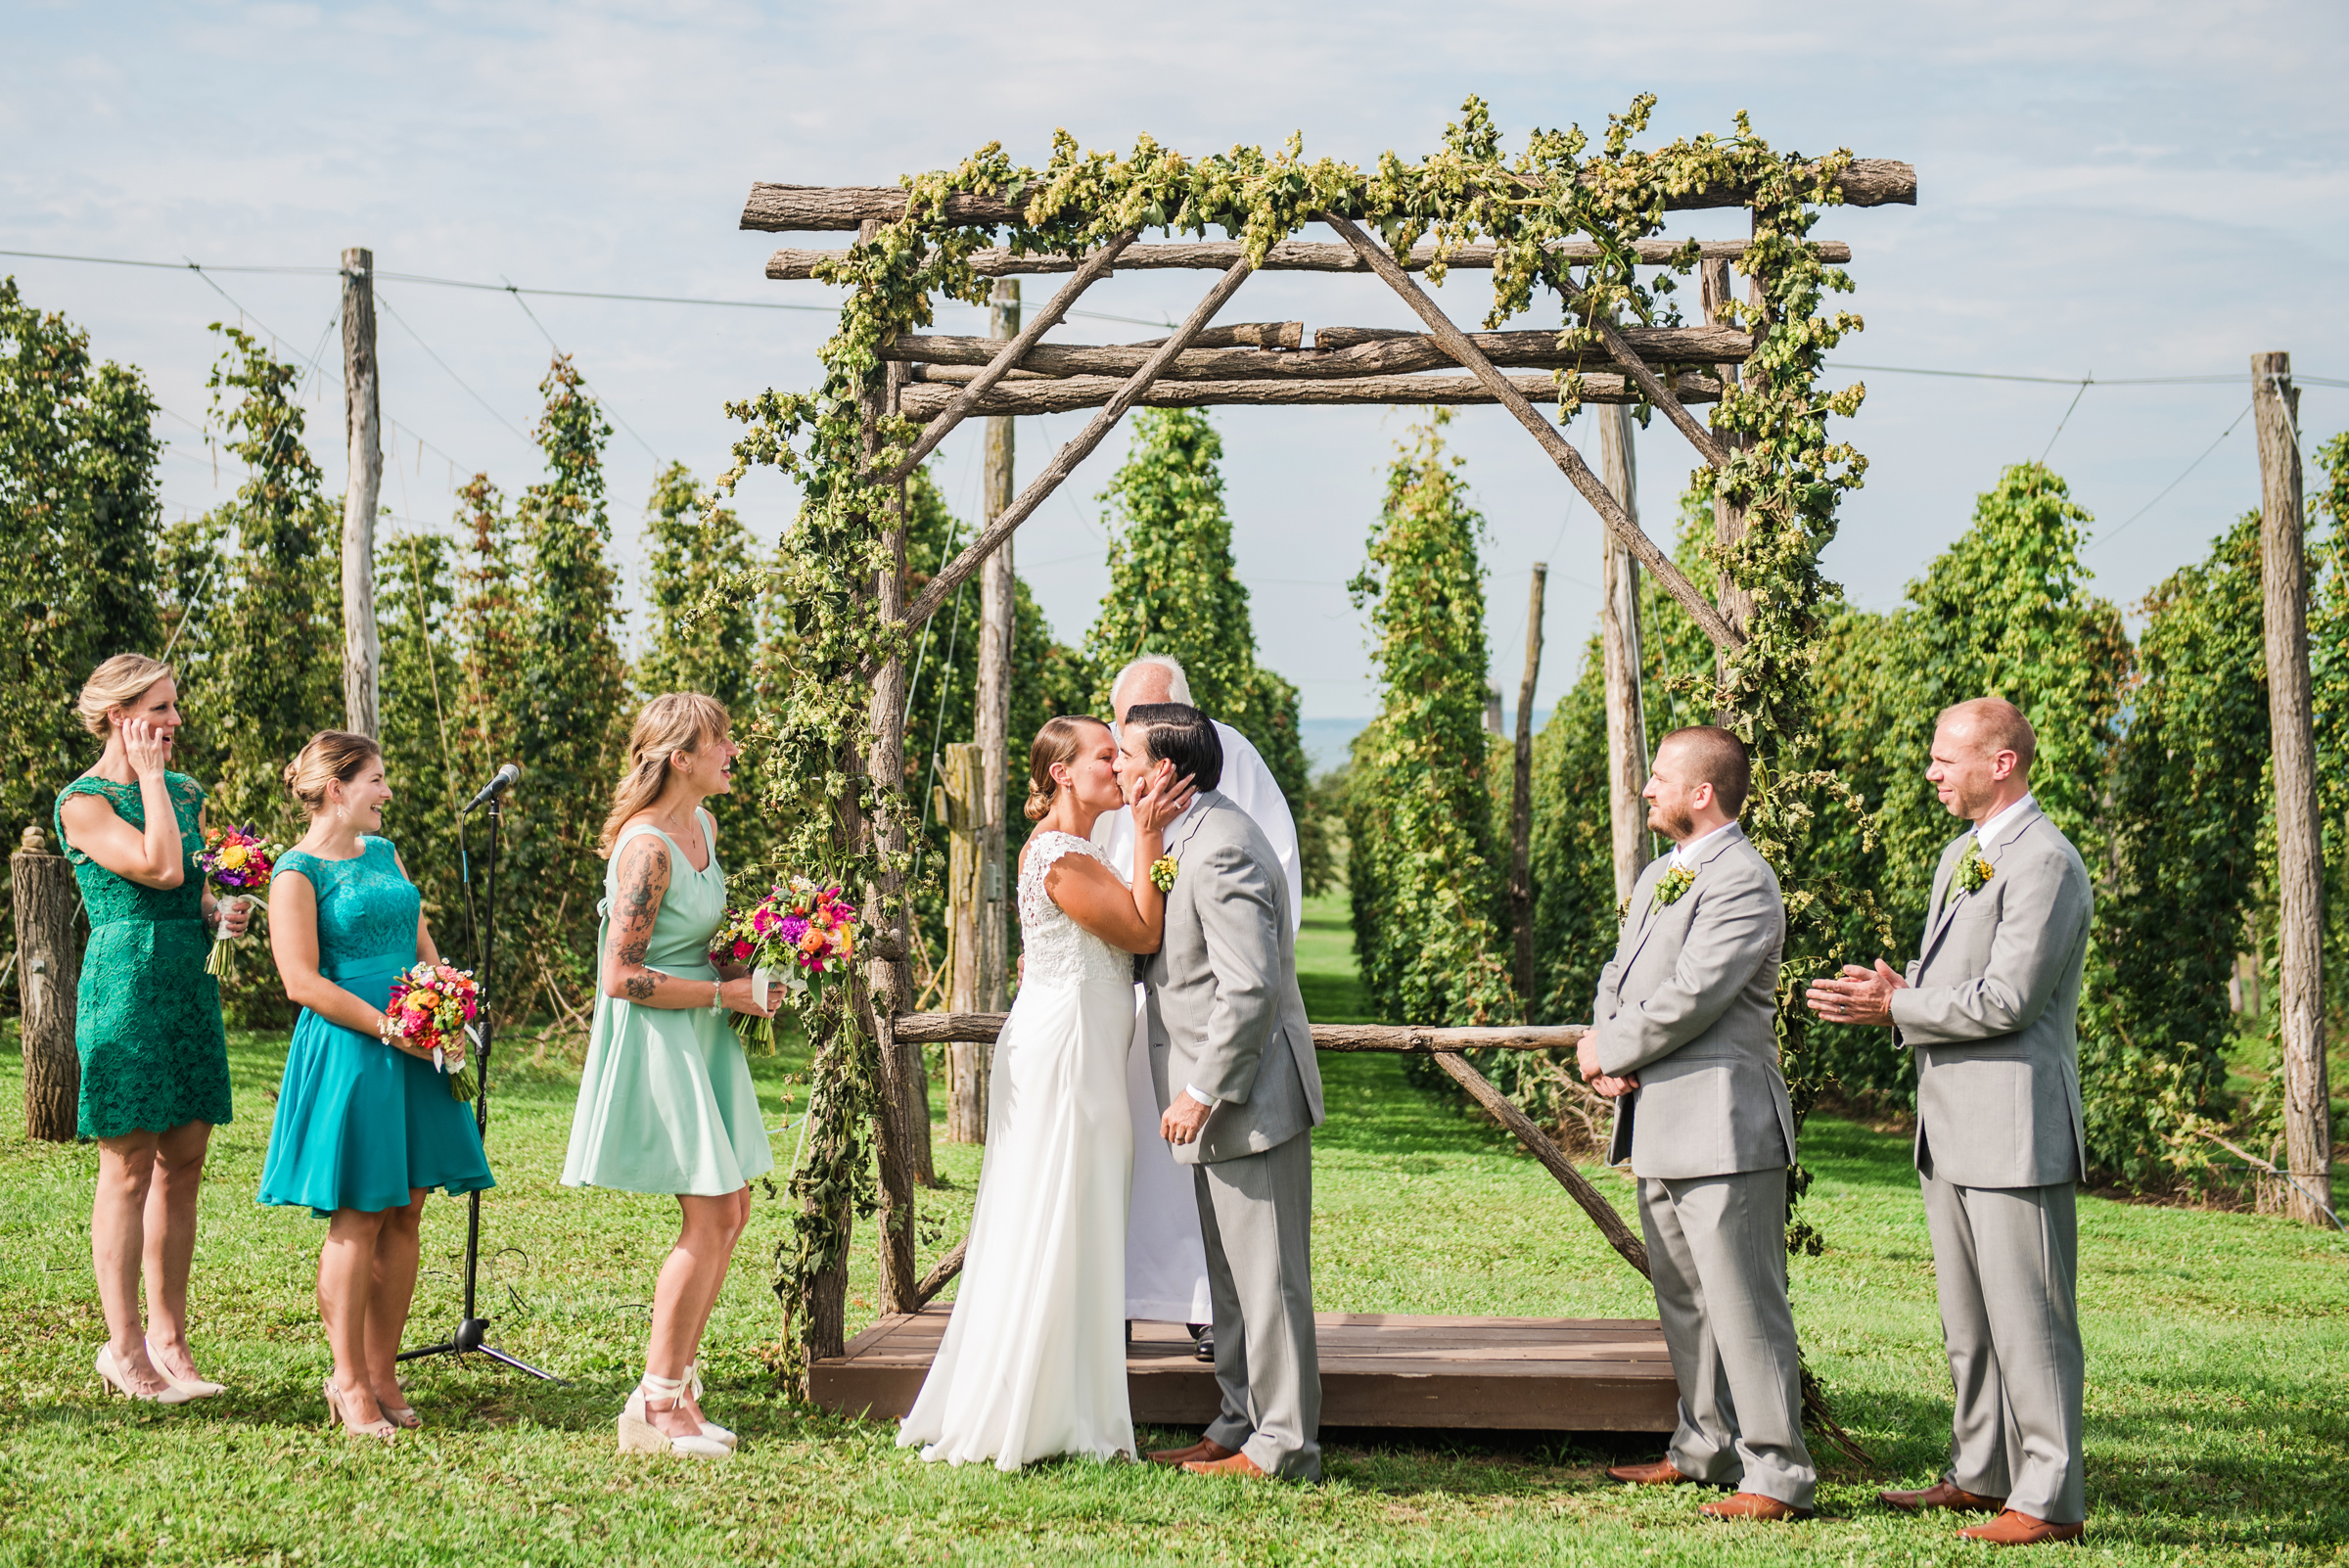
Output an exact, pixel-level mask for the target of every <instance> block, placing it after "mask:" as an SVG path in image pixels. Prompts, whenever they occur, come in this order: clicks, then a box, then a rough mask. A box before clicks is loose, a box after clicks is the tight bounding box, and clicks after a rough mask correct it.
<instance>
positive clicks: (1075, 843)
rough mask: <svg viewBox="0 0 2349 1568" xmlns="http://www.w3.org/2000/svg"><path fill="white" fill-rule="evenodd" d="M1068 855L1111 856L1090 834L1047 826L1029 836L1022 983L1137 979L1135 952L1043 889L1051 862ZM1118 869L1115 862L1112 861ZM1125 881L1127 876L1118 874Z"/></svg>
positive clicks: (1022, 881) (1024, 871)
mask: <svg viewBox="0 0 2349 1568" xmlns="http://www.w3.org/2000/svg"><path fill="white" fill-rule="evenodd" d="M1064 854H1084V855H1090V856H1091V857H1092V858H1094V859H1095V860H1099V861H1100V862H1101V863H1102V864H1103V865H1108V864H1109V861H1108V860H1107V859H1106V858H1105V857H1104V856H1103V855H1102V853H1101V852H1100V851H1099V850H1096V849H1094V848H1093V845H1092V842H1091V841H1090V840H1088V839H1081V838H1079V837H1077V835H1075V834H1074V833H1059V832H1055V831H1053V830H1051V829H1048V828H1047V829H1044V830H1042V831H1039V832H1037V833H1036V834H1034V835H1032V836H1031V837H1030V838H1029V840H1028V851H1027V856H1026V863H1025V864H1024V865H1022V866H1021V868H1020V946H1021V950H1022V952H1023V953H1025V954H1026V956H1027V960H1028V969H1027V977H1026V980H1025V982H1024V984H1027V985H1035V984H1036V983H1037V982H1039V981H1041V982H1045V983H1047V984H1056V985H1075V984H1079V983H1081V982H1083V981H1087V980H1113V981H1117V982H1120V983H1122V984H1126V985H1131V984H1132V982H1133V957H1132V955H1131V954H1129V953H1123V952H1120V951H1118V949H1117V948H1115V947H1112V946H1111V945H1109V944H1108V943H1106V942H1103V941H1102V940H1101V939H1100V938H1099V937H1096V936H1094V935H1093V934H1092V933H1091V932H1089V931H1087V930H1085V929H1084V928H1083V927H1082V926H1081V925H1079V924H1078V923H1077V922H1076V921H1074V920H1072V919H1070V918H1069V917H1068V915H1067V913H1066V912H1064V911H1063V910H1062V909H1061V907H1060V905H1059V904H1057V903H1054V902H1053V901H1052V896H1051V895H1050V894H1049V893H1047V892H1045V891H1044V877H1045V875H1046V873H1048V872H1049V871H1050V870H1051V869H1052V862H1054V861H1055V860H1058V859H1059V858H1060V857H1061V856H1062V855H1064ZM1110 869H1111V870H1112V871H1113V872H1114V871H1115V870H1116V869H1117V867H1115V866H1110ZM1118 880H1119V881H1120V882H1124V881H1125V880H1126V879H1125V878H1124V877H1122V876H1121V877H1119V878H1118Z"/></svg>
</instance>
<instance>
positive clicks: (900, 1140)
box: [858, 233, 930, 1313]
mask: <svg viewBox="0 0 2349 1568" xmlns="http://www.w3.org/2000/svg"><path fill="white" fill-rule="evenodd" d="M871 238H872V236H871V234H870V233H865V234H860V235H859V236H858V241H859V243H865V242H868V241H870V239H871ZM901 384H902V372H901V371H899V370H898V368H897V367H896V366H891V367H889V368H888V369H887V370H886V372H885V383H884V386H883V387H882V388H879V389H876V390H875V391H874V392H868V393H866V395H865V397H864V400H863V402H864V456H865V462H866V465H867V469H868V471H869V470H870V468H871V466H872V464H873V463H874V461H875V459H876V457H877V455H878V453H879V450H880V442H881V438H880V431H879V428H878V419H879V416H880V415H881V414H883V413H884V412H888V411H892V410H894V408H895V406H896V401H897V393H898V387H899V386H900V385H901ZM885 504H886V506H887V510H886V511H885V512H884V514H883V515H882V516H880V517H878V518H875V519H872V520H871V521H872V522H873V523H874V524H875V525H876V526H877V527H878V529H879V530H880V532H881V539H882V561H881V567H880V570H879V571H878V572H876V573H875V574H874V579H873V593H874V598H875V605H874V608H875V609H876V611H877V612H878V616H879V620H880V622H881V623H882V624H884V625H887V624H889V623H892V622H896V621H901V620H902V619H903V617H904V613H905V491H904V487H903V485H902V484H899V485H898V487H897V489H896V491H895V493H893V494H892V495H891V497H890V499H889V500H888V502H887V503H885ZM866 713H867V720H866V730H867V744H868V747H869V751H868V754H867V759H866V763H865V765H866V768H867V769H868V771H869V772H870V774H871V777H872V781H873V784H874V786H875V794H876V796H877V797H878V799H879V809H878V810H877V811H876V813H875V814H874V817H873V820H872V821H871V823H870V824H869V828H870V831H871V833H872V836H873V843H874V847H875V848H876V849H878V850H879V851H880V852H881V853H882V855H883V858H884V869H883V870H882V872H881V874H880V876H879V879H878V881H877V883H876V885H875V886H874V887H873V888H871V889H870V890H869V891H868V894H867V904H868V908H870V909H871V910H872V911H873V912H874V913H875V914H878V913H879V912H880V910H881V909H882V908H884V907H887V908H890V909H891V910H892V911H893V912H892V913H891V914H890V916H889V917H888V919H887V920H886V921H883V922H880V923H879V925H878V930H879V934H880V935H882V936H884V937H886V938H888V939H890V941H891V945H892V951H893V952H894V956H885V955H882V954H880V953H876V954H875V956H874V957H873V959H872V961H871V963H870V964H869V965H868V966H867V971H866V985H867V987H868V989H869V992H870V1009H871V1010H870V1013H869V1014H868V1016H869V1018H870V1019H871V1022H872V1027H873V1034H874V1043H875V1045H876V1047H877V1049H878V1052H879V1059H880V1078H881V1082H880V1084H878V1085H877V1087H878V1089H879V1093H878V1094H877V1095H876V1096H875V1100H876V1105H875V1111H876V1115H875V1117H874V1121H875V1124H876V1125H875V1127H874V1129H873V1131H874V1138H873V1142H874V1145H875V1148H874V1154H875V1160H874V1165H875V1167H876V1171H877V1174H878V1176H879V1177H880V1188H881V1194H880V1197H881V1203H880V1213H879V1214H878V1215H877V1216H876V1217H875V1218H876V1221H877V1228H878V1229H879V1231H880V1247H881V1299H882V1303H883V1308H882V1310H883V1311H885V1312H891V1313H901V1312H907V1311H910V1310H911V1307H910V1304H911V1302H912V1301H913V1291H914V1287H915V1286H916V1285H917V1284H919V1283H920V1280H921V1276H920V1274H919V1273H918V1272H916V1270H915V1268H914V1245H913V1182H914V1181H915V1180H916V1179H917V1178H919V1177H920V1176H927V1175H928V1167H929V1159H928V1155H929V1149H930V1108H929V1103H928V1102H929V1095H928V1092H927V1084H925V1083H924V1082H923V1078H924V1075H923V1074H922V1071H921V1051H920V1048H919V1047H918V1046H914V1045H912V1044H911V1043H910V1042H908V1043H904V1044H900V1043H899V1042H898V1038H897V1034H896V1026H895V1020H896V1018H897V1015H898V1013H899V1012H901V1011H903V1010H904V1008H905V1007H906V1006H907V1004H909V1003H910V1002H911V1001H912V1000H913V988H912V985H911V977H910V974H909V972H908V971H907V968H906V965H905V958H904V953H905V904H904V893H905V876H904V873H903V872H901V871H899V870H897V869H896V868H895V866H894V863H892V862H894V861H895V860H896V859H897V858H898V857H899V856H900V855H902V854H903V853H904V852H905V840H906V825H905V812H904V808H903V799H904V793H905V656H904V654H903V652H902V651H899V652H898V653H895V654H893V655H892V656H891V657H890V658H889V659H887V660H886V661H884V662H883V664H882V666H881V668H880V669H878V670H877V671H875V673H874V676H873V686H872V700H871V703H870V705H869V706H868V708H867V710H866ZM908 1053H910V1054H911V1055H912V1057H913V1061H912V1064H911V1067H910V1069H909V1068H908V1065H907V1062H906V1056H907V1055H908ZM917 1096H918V1097H917Z"/></svg>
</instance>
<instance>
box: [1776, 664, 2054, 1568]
mask: <svg viewBox="0 0 2349 1568" xmlns="http://www.w3.org/2000/svg"><path fill="white" fill-rule="evenodd" d="M2035 748H2036V742H2035V740H2034V738H2033V736H2032V733H2031V725H2030V724H2029V722H2027V721H2026V720H2025V719H2024V717H2023V715H2022V713H2021V711H2020V710H2018V709H2017V708H2015V707H2014V705H2013V704H2011V703H2006V702H2002V701H2000V700H1999V699H1998V698H1995V697H1978V698H1976V699H1974V700H1973V701H1972V702H1964V703H1959V704H1958V705H1957V707H1955V708H1951V709H1949V710H1947V711H1945V712H1944V713H1943V714H1942V715H1941V719H1940V723H1939V725H1938V726H1937V727H1936V728H1935V730H1934V733H1933V760H1932V765H1931V767H1929V768H1928V769H1926V773H1925V776H1926V777H1927V778H1929V779H1931V780H1932V781H1933V783H1934V785H1935V787H1936V788H1937V789H1938V790H1939V792H1940V795H1941V801H1942V804H1943V805H1944V806H1946V807H1949V808H1950V811H1951V813H1952V814H1953V815H1956V816H1961V817H1964V818H1966V819H1967V820H1969V821H1971V822H1972V823H1973V824H1974V825H1973V828H1972V830H1971V831H1970V832H1967V833H1964V834H1961V835H1959V836H1958V838H1957V840H1956V841H1955V842H1954V843H1952V844H1951V845H1950V847H1949V848H1948V849H1947V850H1945V851H1944V852H1943V853H1942V856H1941V866H1940V869H1939V870H1938V871H1936V872H1935V873H1934V877H1933V901H1932V904H1931V905H1930V907H1929V910H1928V912H1927V914H1926V917H1925V939H1924V946H1923V949H1922V950H1921V952H1920V953H1919V954H1918V957H1917V959H1916V961H1915V962H1914V963H1912V964H1911V965H1910V966H1909V970H1908V973H1907V974H1905V975H1902V974H1896V973H1894V972H1893V969H1892V967H1891V966H1890V965H1889V964H1887V963H1885V962H1884V961H1883V960H1882V959H1880V958H1879V959H1878V960H1876V966H1875V968H1874V969H1872V970H1868V969H1862V968H1859V967H1857V966H1856V965H1855V966H1851V967H1847V968H1846V969H1845V970H1844V971H1843V975H1842V977H1841V978H1840V979H1837V980H1825V981H1821V982H1819V984H1818V985H1816V986H1814V987H1812V988H1811V991H1810V995H1809V1000H1810V1003H1811V1007H1812V1010H1813V1011H1815V1012H1817V1013H1818V1014H1819V1016H1820V1017H1821V1018H1825V1019H1830V1020H1832V1021H1834V1022H1836V1023H1844V1024H1890V1025H1891V1026H1892V1030H1893V1038H1894V1040H1895V1041H1896V1042H1897V1043H1898V1044H1899V1045H1901V1046H1903V1047H1904V1048H1906V1049H1908V1050H1909V1051H1911V1053H1913V1054H1914V1056H1915V1058H1916V1170H1917V1175H1918V1176H1919V1177H1920V1178H1921V1179H1922V1181H1923V1183H1924V1193H1925V1223H1926V1225H1927V1227H1928V1228H1929V1229H1930V1230H1931V1232H1932V1235H1933V1267H1934V1271H1935V1273H1936V1274H1937V1276H1938V1278H1939V1283H1940V1289H1941V1333H1942V1339H1943V1342H1944V1343H1945V1344H1946V1345H1947V1347H1948V1349H1949V1354H1950V1375H1951V1377H1952V1379H1953V1380H1954V1382H1955V1383H1956V1385H1957V1406H1956V1410H1955V1413H1954V1418H1953V1420H1952V1423H1951V1428H1952V1435H1951V1442H1950V1465H1949V1468H1948V1469H1947V1470H1946V1471H1944V1472H1943V1473H1942V1476H1941V1479H1940V1480H1938V1481H1937V1482H1935V1483H1934V1484H1933V1485H1932V1486H1930V1487H1927V1488H1926V1489H1925V1490H1923V1491H1922V1492H1886V1493H1883V1494H1881V1496H1882V1498H1883V1499H1884V1500H1885V1501H1886V1502H1888V1503H1890V1504H1892V1505H1893V1506H1894V1507H1896V1508H1903V1509H1907V1510H1909V1511H1911V1512H1916V1511H1920V1510H1924V1509H1929V1508H1951V1509H1959V1510H1978V1511H1982V1512H1989V1511H1991V1510H1994V1509H1995V1510H1998V1517H1997V1518H1995V1519H1993V1520H1991V1521H1990V1522H1988V1523H1986V1524H1980V1525H1976V1526H1974V1527H1973V1528H1971V1529H1968V1530H1961V1531H1959V1532H1958V1534H1959V1535H1961V1536H1965V1537H1969V1538H1971V1539H1973V1540H1976V1541H1987V1542H1991V1543H1994V1544H1996V1545H2034V1544H2037V1543H2039V1542H2043V1541H2076V1540H2078V1539H2079V1538H2080V1536H2081V1535H2082V1534H2083V1532H2084V1530H2085V1528H2086V1525H2085V1521H2086V1520H2087V1518H2088V1495H2087V1488H2086V1485H2085V1483H2084V1480H2083V1477H2082V1473H2081V1470H2082V1465H2081V1452H2080V1398H2081V1385H2082V1382H2083V1380H2084V1376H2085V1372H2084V1366H2083V1361H2082V1357H2081V1351H2080V1316H2079V1306H2078V1300H2077V1291H2076V1282H2077V1276H2078V1273H2079V1257H2080V1235H2079V1226H2078V1222H2077V1220H2076V1217H2075V1214H2074V1209H2073V1190H2074V1185H2075V1183H2077V1182H2078V1181H2079V1179H2080V1176H2081V1174H2082V1172H2083V1170H2084V1169H2085V1167H2086V1163H2087V1160H2086V1152H2085V1148H2084V1144H2083V1140H2082V1135H2081V1128H2080V1049H2079V1036H2078V1023H2079V1010H2080V971H2081V967H2082V965H2083V964H2084V963H2085V962H2086V959H2087V954H2088V930H2089V915H2090V912H2091V896H2090V892H2089V883H2088V869H2087V867H2085V866H2084V865H2082V864H2081V861H2080V853H2079V852H2078V851H2077V850H2074V849H2073V848H2072V846H2071V843H2070V841H2068V840H2067V839H2065V838H2064V836H2063V835H2062V834H2061V833H2059V832H2057V831H2056V828H2055V824H2053V823H2052V822H2050V821H2049V820H2048V819H2047V817H2046V816H2045V815H2043V814H2042V813H2041V812H2040V809H2039V807H2037V806H2036V805H2034V804H2032V800H2031V788H2030V781H2029V780H2030V772H2031V757H2032V753H2033V751H2034V750H2035Z"/></svg>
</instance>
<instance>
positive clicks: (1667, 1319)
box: [1639, 1166, 1819, 1508]
mask: <svg viewBox="0 0 2349 1568" xmlns="http://www.w3.org/2000/svg"><path fill="white" fill-rule="evenodd" d="M1785 1224H1786V1170H1785V1168H1784V1167H1783V1166H1778V1167H1774V1168H1773V1169H1771V1170H1768V1171H1740V1172H1738V1173H1736V1174H1735V1175H1733V1176H1689V1177H1685V1178H1681V1179H1659V1178H1658V1177H1655V1176H1645V1177H1642V1178H1641V1179H1640V1182H1639V1225H1640V1228H1641V1229H1642V1230H1644V1231H1646V1233H1647V1262H1648V1268H1649V1269H1650V1270H1651V1277H1652V1279H1653V1282H1654V1284H1655V1287H1656V1313H1657V1315H1658V1316H1660V1317H1661V1318H1662V1319H1663V1321H1664V1344H1665V1347H1666V1348H1667V1349H1668V1350H1670V1351H1671V1352H1672V1376H1673V1381H1675V1382H1676V1383H1678V1384H1679V1385H1680V1393H1681V1420H1680V1426H1679V1427H1678V1429H1677V1430H1675V1431H1674V1433H1673V1434H1672V1445H1671V1447H1670V1448H1669V1449H1667V1450H1666V1453H1667V1454H1668V1456H1669V1457H1670V1458H1671V1460H1672V1462H1673V1463H1674V1464H1675V1465H1676V1466H1678V1467H1679V1469H1680V1471H1681V1474H1682V1475H1685V1476H1687V1477H1689V1478H1690V1479H1691V1480H1695V1481H1703V1482H1710V1483H1713V1484H1716V1485H1723V1486H1729V1485H1733V1486H1735V1487H1737V1488H1738V1489H1739V1490H1740V1491H1744V1492H1758V1493H1760V1494H1761V1495H1762V1496H1764V1497H1766V1498H1775V1499H1778V1500H1779V1501H1780V1502H1783V1503H1788V1504H1790V1505H1792V1506H1794V1507H1797V1508H1808V1507H1810V1506H1812V1492H1813V1489H1814V1488H1815V1487H1817V1485H1818V1484H1819V1470H1818V1468H1817V1467H1816V1466H1815V1465H1813V1464H1812V1462H1811V1451H1810V1450H1809V1449H1808V1448H1806V1447H1805V1446H1804V1444H1803V1382H1802V1370H1801V1365H1800V1362H1799V1360H1798V1359H1797V1352H1796V1348H1795V1337H1794V1314H1793V1312H1792V1311H1791V1310H1790V1309H1789V1308H1788V1307H1787V1305H1786V1228H1785Z"/></svg>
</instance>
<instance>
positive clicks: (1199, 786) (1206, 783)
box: [1126, 703, 1223, 794]
mask: <svg viewBox="0 0 2349 1568" xmlns="http://www.w3.org/2000/svg"><path fill="white" fill-rule="evenodd" d="M1126 727H1127V728H1128V729H1137V730H1139V731H1141V736H1142V750H1144V751H1146V752H1148V753H1149V754H1150V760H1151V761H1154V762H1173V763H1174V776H1175V777H1176V778H1183V777H1185V776H1187V777H1188V778H1189V779H1190V781H1191V786H1192V788H1194V789H1196V790H1198V791H1199V792H1200V793H1201V794H1205V793H1206V792H1207V791H1209V790H1212V789H1214V788H1215V787H1216V786H1217V785H1218V784H1221V782H1222V781H1223V737H1222V736H1221V735H1219V734H1217V733H1216V726H1215V725H1214V724H1213V723H1211V722H1210V721H1209V720H1208V716H1207V715H1205V714H1203V713H1201V712H1199V710H1198V709H1196V708H1193V707H1191V706H1189V705H1188V704H1186V703H1135V704H1134V705H1133V706H1132V707H1131V708H1128V710H1126Z"/></svg>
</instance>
